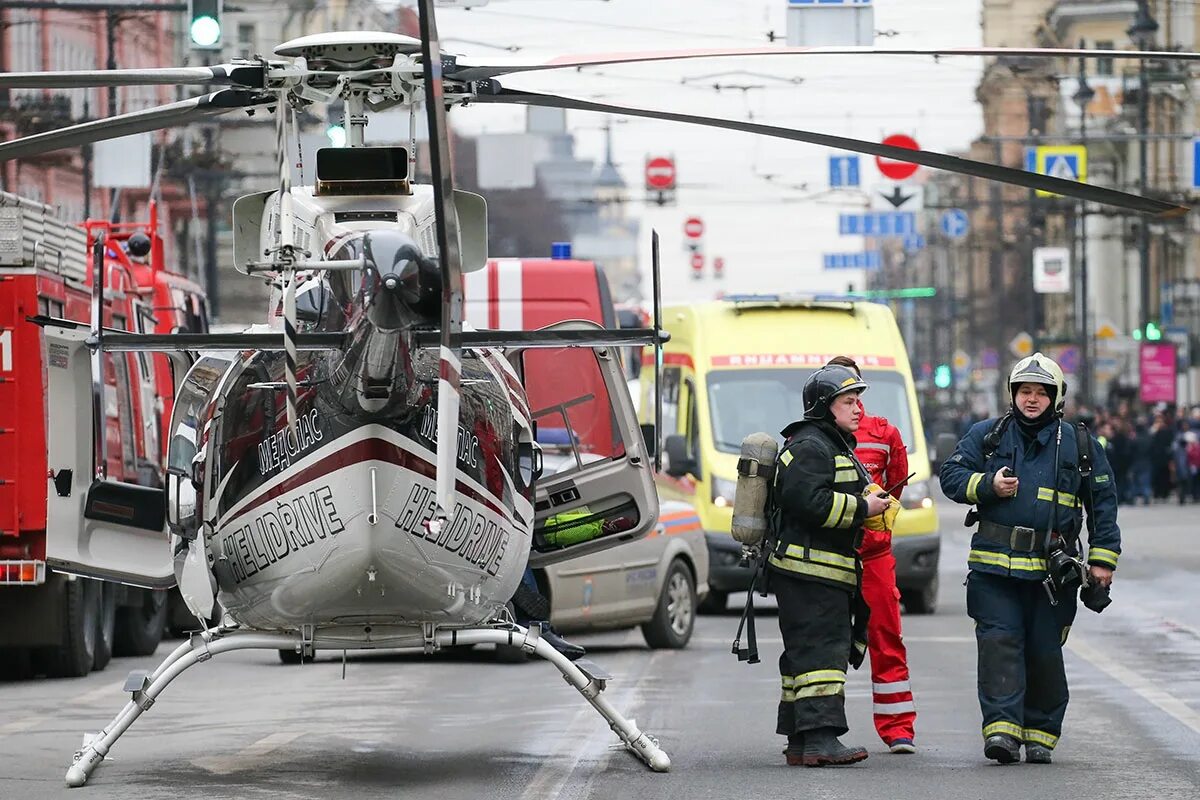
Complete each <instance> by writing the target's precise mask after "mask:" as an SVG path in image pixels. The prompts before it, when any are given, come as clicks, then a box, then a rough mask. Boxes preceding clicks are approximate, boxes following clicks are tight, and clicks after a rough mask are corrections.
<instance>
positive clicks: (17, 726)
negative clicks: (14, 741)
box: [0, 717, 42, 736]
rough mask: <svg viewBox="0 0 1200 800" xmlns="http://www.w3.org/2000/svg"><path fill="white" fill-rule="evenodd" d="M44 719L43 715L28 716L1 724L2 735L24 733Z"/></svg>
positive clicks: (0, 734) (0, 733)
mask: <svg viewBox="0 0 1200 800" xmlns="http://www.w3.org/2000/svg"><path fill="white" fill-rule="evenodd" d="M41 721H42V718H41V717H26V718H25V719H15V720H13V721H12V722H9V723H6V724H4V725H0V736H12V735H13V734H14V733H22V732H23V731H27V730H29V729H30V728H32V727H34V726H36V725H37V724H38V723H39V722H41Z"/></svg>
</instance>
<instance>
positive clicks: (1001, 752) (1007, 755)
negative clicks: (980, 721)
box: [983, 733, 1021, 764]
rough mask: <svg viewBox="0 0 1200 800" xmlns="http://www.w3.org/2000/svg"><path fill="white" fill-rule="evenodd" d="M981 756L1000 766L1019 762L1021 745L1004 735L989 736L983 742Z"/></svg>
mask: <svg viewBox="0 0 1200 800" xmlns="http://www.w3.org/2000/svg"><path fill="white" fill-rule="evenodd" d="M983 754H984V755H985V756H987V757H988V758H990V759H992V760H993V761H999V762H1000V763H1001V764H1012V763H1013V762H1015V761H1020V760H1021V743H1020V742H1018V741H1017V740H1016V739H1014V738H1013V737H1011V736H1009V735H1008V734H1006V733H997V734H996V735H995V736H989V737H987V739H985V740H984V742H983Z"/></svg>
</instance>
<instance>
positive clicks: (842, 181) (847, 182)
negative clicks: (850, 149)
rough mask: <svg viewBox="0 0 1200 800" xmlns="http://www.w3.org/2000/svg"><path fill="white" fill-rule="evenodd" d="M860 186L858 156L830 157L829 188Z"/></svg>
mask: <svg viewBox="0 0 1200 800" xmlns="http://www.w3.org/2000/svg"><path fill="white" fill-rule="evenodd" d="M858 185H859V180H858V156H844V155H843V156H830V157H829V188H830V189H837V188H838V187H841V186H858Z"/></svg>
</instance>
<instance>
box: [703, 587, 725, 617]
mask: <svg viewBox="0 0 1200 800" xmlns="http://www.w3.org/2000/svg"><path fill="white" fill-rule="evenodd" d="M728 605H729V592H718V591H717V590H716V589H709V590H708V594H707V595H705V597H704V599H703V600H701V601H700V613H701V614H724V613H725V608H726V607H727V606H728Z"/></svg>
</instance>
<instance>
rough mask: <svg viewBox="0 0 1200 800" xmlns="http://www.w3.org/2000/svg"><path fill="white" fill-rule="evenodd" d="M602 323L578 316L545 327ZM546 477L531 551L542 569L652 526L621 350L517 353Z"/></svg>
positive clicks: (646, 462) (642, 450)
mask: <svg viewBox="0 0 1200 800" xmlns="http://www.w3.org/2000/svg"><path fill="white" fill-rule="evenodd" d="M564 329H572V330H575V329H595V330H597V331H598V332H599V331H602V330H603V329H602V328H601V327H600V326H599V325H597V324H595V323H593V322H588V321H583V320H571V321H567V322H560V323H557V324H555V325H551V326H549V327H548V328H544V329H543V330H564ZM522 368H523V373H524V379H525V386H526V390H527V392H528V396H529V407H530V411H531V412H532V414H533V418H534V422H535V424H536V426H537V442H538V444H539V446H540V447H541V453H542V474H541V476H540V477H539V479H538V480H537V483H536V485H535V492H534V530H533V553H532V554H531V555H530V559H529V564H530V566H533V567H543V566H546V565H548V564H554V563H557V562H560V561H566V560H568V559H572V558H576V557H578V556H583V555H588V554H590V553H597V552H600V551H602V550H608V549H609V548H612V547H616V546H617V545H619V544H623V543H625V542H630V541H634V540H637V539H641V538H643V537H644V536H646V534H648V533H649V532H650V531H652V530H654V529H655V526H656V525H657V523H658V493H657V492H656V491H655V488H654V479H653V476H652V474H651V473H652V471H653V470H652V462H651V459H650V457H649V454H648V453H647V451H646V445H645V442H644V441H643V438H642V433H641V429H640V428H639V426H638V419H637V413H636V412H635V411H634V408H633V400H632V398H631V397H630V395H629V389H628V387H627V386H626V383H625V378H624V375H622V372H621V364H620V358H619V354H618V352H617V348H615V347H608V346H599V347H590V348H589V347H571V348H561V349H549V350H545V349H530V350H526V351H525V352H524V353H523V355H522Z"/></svg>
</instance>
